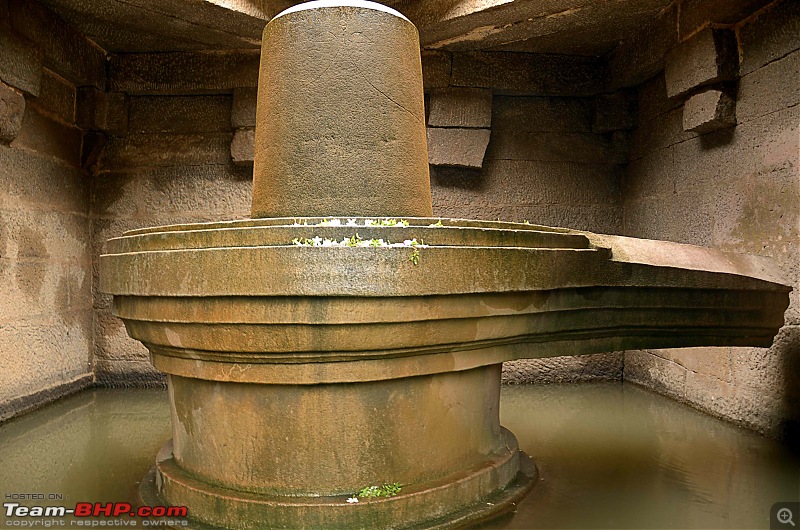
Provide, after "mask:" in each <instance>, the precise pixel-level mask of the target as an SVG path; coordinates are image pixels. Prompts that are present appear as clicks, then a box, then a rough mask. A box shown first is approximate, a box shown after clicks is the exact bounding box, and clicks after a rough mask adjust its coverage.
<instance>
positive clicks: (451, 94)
mask: <svg viewBox="0 0 800 530" xmlns="http://www.w3.org/2000/svg"><path fill="white" fill-rule="evenodd" d="M428 125H430V126H431V127H467V128H487V129H488V128H489V127H491V126H492V91H491V90H488V89H482V88H453V87H451V88H441V89H436V90H433V91H432V92H431V96H430V113H429V115H428Z"/></svg>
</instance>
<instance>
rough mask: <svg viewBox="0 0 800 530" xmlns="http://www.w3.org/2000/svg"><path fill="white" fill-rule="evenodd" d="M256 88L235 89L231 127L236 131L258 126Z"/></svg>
mask: <svg viewBox="0 0 800 530" xmlns="http://www.w3.org/2000/svg"><path fill="white" fill-rule="evenodd" d="M257 96H258V89H256V88H234V89H233V106H232V108H231V127H233V128H234V129H244V128H248V127H251V128H254V127H255V126H256V99H257Z"/></svg>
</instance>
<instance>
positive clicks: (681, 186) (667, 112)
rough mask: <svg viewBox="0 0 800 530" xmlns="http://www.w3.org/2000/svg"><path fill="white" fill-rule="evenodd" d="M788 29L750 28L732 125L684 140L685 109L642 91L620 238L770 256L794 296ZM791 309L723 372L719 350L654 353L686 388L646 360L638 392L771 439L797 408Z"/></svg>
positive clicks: (734, 355)
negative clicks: (682, 369) (791, 403)
mask: <svg viewBox="0 0 800 530" xmlns="http://www.w3.org/2000/svg"><path fill="white" fill-rule="evenodd" d="M711 5H713V2H712V3H711ZM779 6H784V4H783V3H779V4H776V5H775V6H773V7H772V8H770V11H765V12H763V13H760V14H759V15H758V16H757V17H755V18H754V19H753V20H752V21H748V22H747V23H746V24H745V25H744V26H742V28H741V30H740V35H742V36H744V33H745V28H747V27H748V26H751V25H756V24H759V21H761V20H762V17H767V16H768V14H769V13H770V12H771V10H773V9H777V8H778V7H779ZM784 8H785V6H784ZM764 20H766V19H764ZM790 20H791V17H790V18H785V19H782V20H780V21H777V20H776V21H773V22H769V23H767V22H764V24H765V26H763V27H762V29H761V30H760V31H761V34H760V36H758V38H756V33H757V32H756V31H755V28H754V27H753V28H751V31H752V33H750V35H751V36H752V37H753V38H752V39H749V40H748V39H744V38H742V43H741V44H742V49H741V55H742V57H743V58H744V60H743V63H742V64H743V65H744V64H745V63H746V61H747V58H748V56H749V57H751V58H752V59H753V61H754V62H753V63H751V64H753V65H756V64H759V63H764V64H763V66H760V67H755V68H756V69H754V70H753V71H751V72H749V73H747V74H746V75H744V76H743V77H742V78H741V80H740V82H739V90H738V93H737V101H736V106H737V108H736V114H737V121H738V122H739V123H738V125H737V126H736V127H735V128H728V129H723V130H720V131H714V132H710V133H706V134H704V135H702V136H698V135H697V133H694V132H684V131H683V112H682V111H680V110H678V109H676V108H675V106H676V104H679V103H680V98H674V99H673V100H669V99H668V98H667V94H666V90H665V89H664V88H662V86H661V83H662V82H661V81H660V80H659V79H658V78H656V79H654V80H653V81H652V82H649V83H648V84H647V85H646V86H644V87H643V88H642V90H641V93H640V105H639V109H640V119H641V121H640V127H639V128H637V129H636V130H635V131H634V135H633V137H634V138H633V139H634V150H635V151H636V153H637V154H636V156H637V158H636V159H635V160H634V161H633V162H631V164H630V165H629V166H628V170H627V172H626V175H625V185H626V186H625V191H624V194H623V203H624V209H625V230H626V233H627V234H630V235H632V236H637V237H653V238H659V237H666V238H669V239H676V240H683V241H687V242H691V243H705V244H710V245H714V246H715V247H717V248H722V249H725V250H727V251H734V252H740V253H758V254H762V255H765V256H771V257H772V259H773V260H775V262H776V263H777V264H778V265H779V266H780V267H781V269H782V270H783V273H784V274H785V276H786V278H787V279H788V280H789V282H790V283H791V284H792V285H794V286H795V290H797V287H798V286H800V284H798V283H797V282H798V281H800V265H798V263H800V240H798V237H799V235H798V228H797V227H798V226H800V225H798V223H799V222H800V206H798V204H799V203H798V200H797V196H798V188H797V168H798V167H799V166H798V164H800V153H798V150H797V135H798V123H800V114H799V112H800V111H798V108H797V102H798V97H800V96H798V91H797V90H796V83H792V82H787V80H788V79H796V78H797V77H798V75H800V72H798V66H797V65H798V63H797V61H798V59H797V57H798V52H796V51H795V52H792V53H789V54H788V55H785V53H786V50H787V49H791V48H796V47H798V46H797V45H796V44H792V42H793V41H794V39H795V34H794V33H791V32H785V31H783V30H781V28H782V27H785V26H784V25H785V24H791V22H790ZM767 28H770V30H769V31H768V30H767ZM773 31H774V33H772V32H773ZM790 33H791V34H790ZM773 52H774V53H775V54H776V55H777V54H780V57H781V58H777V57H775V59H777V60H773V59H768V57H774V56H773V55H771V54H772V53H773ZM790 300H791V306H790V307H789V308H788V310H787V311H786V313H785V315H784V318H785V321H786V323H787V324H789V325H790V326H788V327H784V328H783V330H782V331H781V332H780V334H779V335H778V338H776V341H775V345H774V346H773V347H772V348H771V349H769V350H765V349H757V348H753V349H740V348H733V349H732V350H731V355H730V361H729V362H730V365H729V366H730V368H729V369H728V368H726V367H725V362H724V361H725V359H724V355H722V354H719V353H717V354H715V355H712V358H705V357H704V356H703V355H702V354H697V356H696V359H688V357H686V356H685V355H684V354H683V351H682V350H675V351H672V350H670V351H668V352H665V351H663V350H658V351H654V353H656V354H657V355H658V356H663V357H674V358H675V359H676V360H678V363H683V364H685V365H686V367H688V369H687V370H686V373H685V379H679V378H674V377H672V378H671V377H669V376H668V372H666V371H663V370H661V369H660V368H659V367H661V366H663V365H664V363H666V362H667V361H664V360H661V361H658V360H656V361H652V363H651V362H649V361H648V359H649V358H648V357H643V358H642V359H643V361H642V362H641V363H639V365H638V366H639V367H640V368H641V372H647V373H649V374H651V378H652V379H658V380H659V381H656V382H653V383H652V384H650V383H646V384H647V385H649V386H651V387H652V388H656V389H658V388H663V387H664V386H668V387H671V388H669V389H668V390H667V391H665V393H667V394H669V395H674V396H682V397H679V399H682V400H684V401H686V402H688V403H690V404H692V405H693V406H695V407H698V408H700V409H702V410H704V411H706V412H710V413H712V414H714V415H717V416H720V417H723V418H725V419H727V420H730V421H734V422H736V423H738V424H741V425H745V426H747V427H749V428H752V429H756V430H759V431H761V432H765V433H768V434H770V435H772V436H776V437H777V436H781V435H783V434H784V426H785V425H786V424H788V423H791V422H792V421H796V420H795V419H794V416H792V415H793V414H795V415H796V411H795V412H793V411H792V408H791V407H787V406H786V405H785V404H786V403H787V402H788V400H790V399H793V398H791V397H790V394H791V389H792V388H794V384H792V383H789V384H787V381H786V380H785V377H786V376H787V375H790V374H792V373H796V371H795V372H792V371H791V368H789V367H790V366H791V363H792V362H793V361H792V360H791V359H794V358H796V354H795V357H791V356H792V354H791V353H789V352H791V351H793V348H796V345H795V344H796V343H795V342H793V341H795V340H796V339H795V338H792V337H793V336H794V335H793V333H794V332H791V333H788V332H787V331H791V329H792V326H796V325H797V323H798V322H799V321H800V320H799V317H798V310H797V305H798V302H800V299H798V297H797V296H796V295H795V293H794V292H793V293H792V294H791V295H790ZM787 355H788V356H787ZM706 361H707V362H706ZM689 363H696V364H689ZM676 364H677V363H676ZM636 367H637V365H636V364H634V363H633V362H629V359H627V358H626V366H625V375H626V379H627V378H629V377H631V378H636V377H638V376H637V371H636V370H635V368H636ZM674 370H678V369H677V368H676V369H674ZM730 374H732V377H731V375H730ZM737 374H738V375H737ZM640 380H641V378H640ZM681 388H683V390H681Z"/></svg>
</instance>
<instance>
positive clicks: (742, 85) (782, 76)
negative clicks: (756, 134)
mask: <svg viewBox="0 0 800 530" xmlns="http://www.w3.org/2000/svg"><path fill="white" fill-rule="evenodd" d="M798 78H800V49H798V50H797V51H794V52H792V53H790V54H789V55H787V56H786V57H783V58H782V59H778V60H776V61H772V62H770V63H767V64H766V65H764V66H763V67H761V68H759V69H758V70H755V71H753V72H751V73H749V74H747V75H744V76H743V77H742V78H741V80H739V91H738V93H737V99H738V101H737V105H736V118H737V120H738V121H739V122H743V121H748V120H751V119H757V118H760V117H761V116H764V115H765V114H768V113H770V112H772V111H774V110H775V109H780V108H789V107H793V106H795V105H797V104H799V103H800V90H786V86H785V83H786V80H787V79H798Z"/></svg>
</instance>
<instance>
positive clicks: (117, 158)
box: [100, 133, 231, 169]
mask: <svg viewBox="0 0 800 530" xmlns="http://www.w3.org/2000/svg"><path fill="white" fill-rule="evenodd" d="M230 141H231V135H230V133H182V134H171V133H151V134H138V133H137V134H129V135H127V136H125V137H120V138H111V140H110V141H109V143H108V145H107V146H106V148H105V150H104V151H103V154H102V156H101V157H100V166H101V167H102V168H114V169H121V168H137V167H164V166H182V165H188V166H198V165H203V164H227V163H229V162H230V151H229V149H230Z"/></svg>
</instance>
